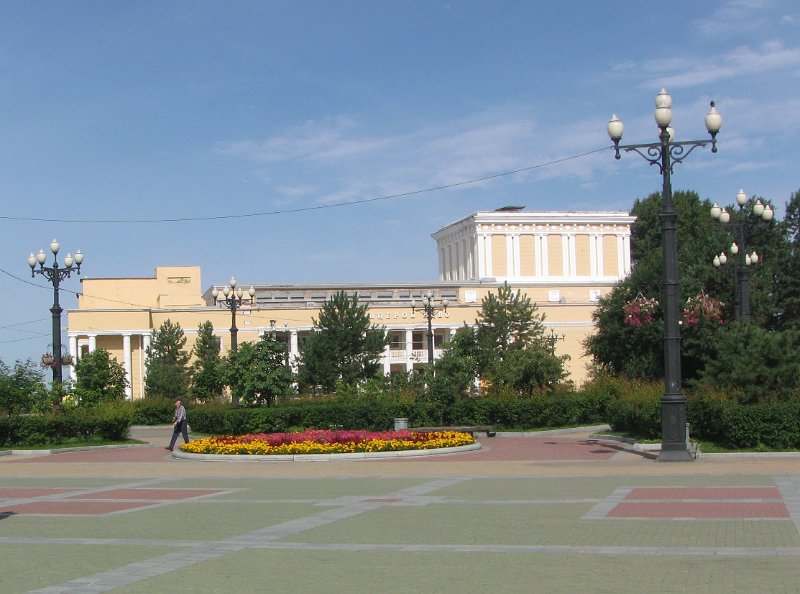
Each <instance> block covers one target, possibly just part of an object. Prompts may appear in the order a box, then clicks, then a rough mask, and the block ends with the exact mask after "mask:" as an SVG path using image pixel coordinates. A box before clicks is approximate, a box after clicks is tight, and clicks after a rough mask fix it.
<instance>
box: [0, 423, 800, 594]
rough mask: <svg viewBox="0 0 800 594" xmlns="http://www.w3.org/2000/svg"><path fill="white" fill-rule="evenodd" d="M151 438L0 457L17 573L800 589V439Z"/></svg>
mask: <svg viewBox="0 0 800 594" xmlns="http://www.w3.org/2000/svg"><path fill="white" fill-rule="evenodd" d="M134 435H135V436H136V437H137V438H139V439H143V440H144V441H147V442H148V445H141V446H133V447H128V448H115V449H102V450H93V451H83V452H70V453H60V454H54V455H51V456H4V457H2V458H0V554H1V555H2V558H3V571H2V577H1V578H0V582H1V583H2V591H3V592H4V593H7V592H29V591H37V592H80V593H91V592H122V593H135V592H136V593H145V592H146V593H153V592H226V593H227V592H233V591H240V592H261V591H278V590H280V591H293V592H301V593H302V592H314V593H316V592H323V591H324V592H347V593H360V592H392V593H393V594H396V593H397V592H403V593H405V592H437V593H438V592H442V593H448V592H454V593H455V592H458V593H459V594H461V593H463V592H464V591H477V592H489V591H496V590H497V591H502V592H614V593H620V592H622V593H624V592H631V593H633V592H636V593H641V592H692V593H694V592H709V593H711V592H725V593H732V592H798V591H800V589H799V586H798V584H800V531H799V530H800V457H761V458H735V459H719V458H713V457H706V458H701V459H700V460H698V461H696V462H690V463H658V462H654V461H653V459H652V458H651V457H649V456H646V455H643V454H638V453H631V452H627V451H625V450H623V449H621V448H620V446H619V444H615V443H613V442H598V441H593V440H590V439H588V433H587V434H570V435H564V436H558V435H547V436H541V437H495V438H485V439H482V440H481V443H482V445H483V446H484V447H483V449H482V450H479V451H475V452H466V453H459V454H451V455H445V456H432V457H420V458H399V459H379V460H361V461H332V462H265V463H253V462H246V463H237V462H201V461H196V460H177V459H174V458H172V457H171V455H170V454H169V452H165V451H164V450H163V445H164V443H165V442H166V441H168V439H169V437H170V427H169V426H165V427H158V428H137V429H136V431H135V432H134Z"/></svg>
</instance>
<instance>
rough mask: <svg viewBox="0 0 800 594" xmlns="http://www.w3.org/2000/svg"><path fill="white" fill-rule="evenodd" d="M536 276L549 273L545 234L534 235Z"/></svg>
mask: <svg viewBox="0 0 800 594" xmlns="http://www.w3.org/2000/svg"><path fill="white" fill-rule="evenodd" d="M536 247H537V250H536V276H549V275H550V261H549V257H550V256H549V255H548V254H549V250H548V249H547V235H542V234H539V235H537V236H536Z"/></svg>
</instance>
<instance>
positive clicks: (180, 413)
mask: <svg viewBox="0 0 800 594" xmlns="http://www.w3.org/2000/svg"><path fill="white" fill-rule="evenodd" d="M180 434H183V443H189V430H188V427H187V425H186V409H185V408H183V404H182V403H181V401H180V399H178V400H176V401H175V414H174V415H172V439H171V440H170V442H169V446H168V447H166V448H164V449H165V450H169V451H170V452H171V451H172V450H173V448H174V447H175V442H176V441H178V435H180Z"/></svg>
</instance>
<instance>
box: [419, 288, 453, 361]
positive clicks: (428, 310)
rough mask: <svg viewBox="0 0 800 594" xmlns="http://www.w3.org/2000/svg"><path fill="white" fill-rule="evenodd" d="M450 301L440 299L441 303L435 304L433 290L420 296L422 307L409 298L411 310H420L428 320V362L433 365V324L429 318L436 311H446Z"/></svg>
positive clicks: (431, 317) (432, 316) (431, 318)
mask: <svg viewBox="0 0 800 594" xmlns="http://www.w3.org/2000/svg"><path fill="white" fill-rule="evenodd" d="M449 304H450V302H449V301H448V300H447V299H442V300H441V305H440V306H438V307H437V306H436V302H435V300H434V298H433V291H428V292H427V293H425V294H424V295H423V296H422V307H417V302H416V301H415V300H413V299H412V300H411V311H412V312H415V313H416V312H421V313H422V315H423V317H424V318H425V319H427V320H428V364H429V365H433V325H432V322H431V320H433V318H434V316H435V315H436V314H437V313H438V312H440V311H441V312H445V311H447V306H448V305H449Z"/></svg>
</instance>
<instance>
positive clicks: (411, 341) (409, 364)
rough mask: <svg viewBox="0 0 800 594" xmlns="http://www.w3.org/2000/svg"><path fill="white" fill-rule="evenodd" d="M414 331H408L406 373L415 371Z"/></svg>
mask: <svg viewBox="0 0 800 594" xmlns="http://www.w3.org/2000/svg"><path fill="white" fill-rule="evenodd" d="M413 354H414V331H413V330H406V371H411V370H412V369H414V359H412V355H413Z"/></svg>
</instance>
